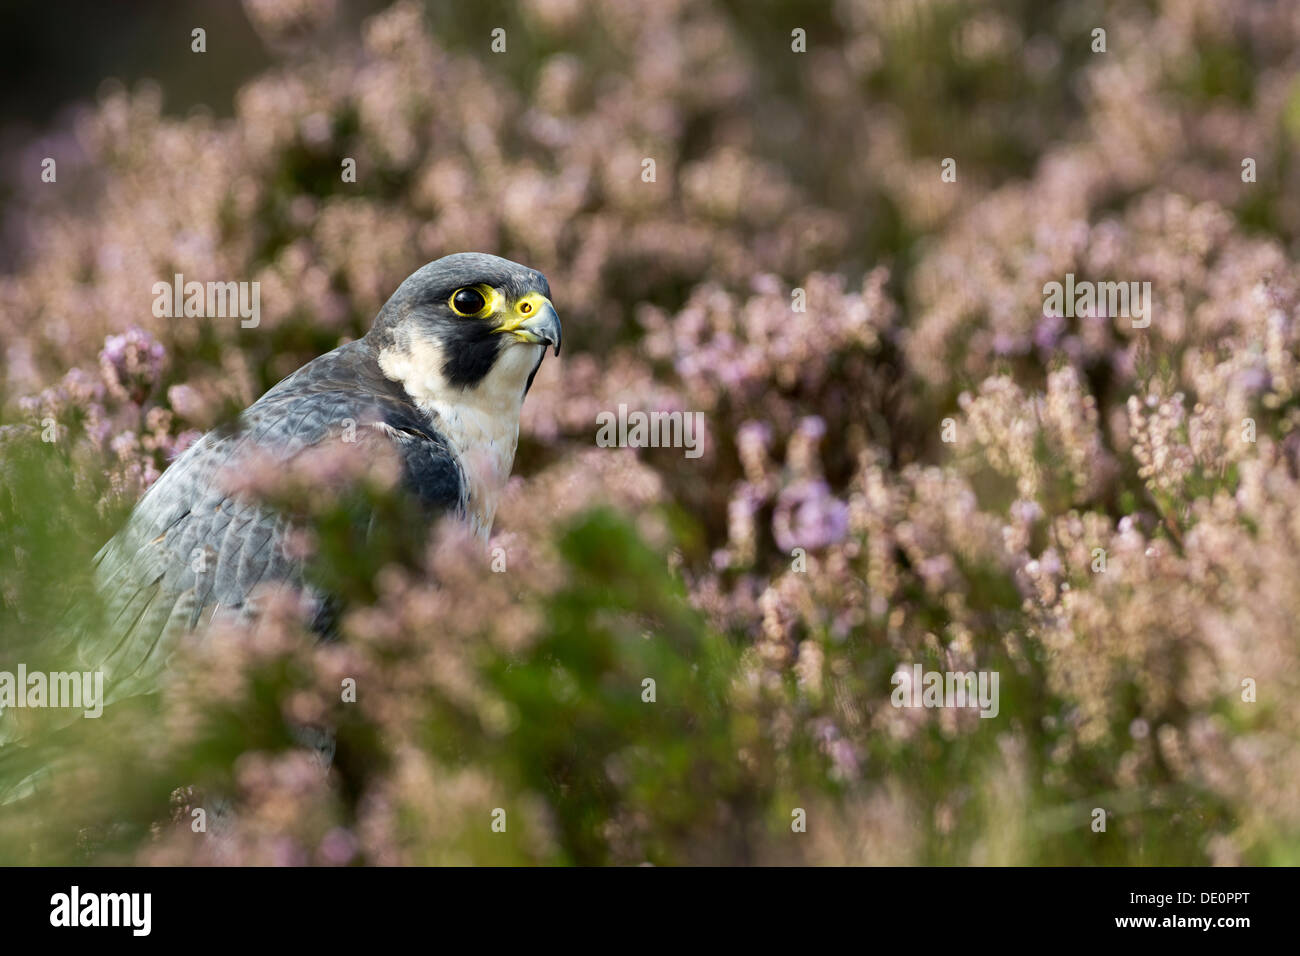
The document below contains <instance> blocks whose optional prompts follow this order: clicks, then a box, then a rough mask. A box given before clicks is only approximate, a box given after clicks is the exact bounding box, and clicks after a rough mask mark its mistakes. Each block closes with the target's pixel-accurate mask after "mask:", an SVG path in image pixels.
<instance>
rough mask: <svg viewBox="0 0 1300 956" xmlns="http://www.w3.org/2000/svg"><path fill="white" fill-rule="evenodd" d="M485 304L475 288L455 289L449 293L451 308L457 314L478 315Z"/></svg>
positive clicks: (484, 300) (485, 301) (481, 295)
mask: <svg viewBox="0 0 1300 956" xmlns="http://www.w3.org/2000/svg"><path fill="white" fill-rule="evenodd" d="M486 305H487V300H486V299H484V298H483V293H481V292H479V291H478V290H477V289H457V290H456V291H455V292H453V293H452V295H451V309H452V311H453V312H455V313H456V314H457V315H465V316H469V315H478V314H479V313H480V312H482V311H483V309H484V307H485V306H486Z"/></svg>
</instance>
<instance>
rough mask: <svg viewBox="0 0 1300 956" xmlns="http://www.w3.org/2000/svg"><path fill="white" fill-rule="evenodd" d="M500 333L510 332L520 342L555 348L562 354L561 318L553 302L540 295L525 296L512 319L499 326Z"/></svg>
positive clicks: (515, 309) (512, 312)
mask: <svg viewBox="0 0 1300 956" xmlns="http://www.w3.org/2000/svg"><path fill="white" fill-rule="evenodd" d="M497 331H498V332H509V333H510V334H511V335H513V336H514V337H515V338H516V339H518V340H519V341H520V342H528V343H530V344H533V345H540V346H542V348H543V349H544V348H545V347H546V346H548V345H550V346H554V348H555V354H556V355H559V354H560V317H559V316H558V315H557V314H556V312H555V306H553V305H551V300H550V299H548V298H546V296H544V295H541V294H540V293H537V292H533V293H530V294H529V295H526V296H524V297H523V298H522V299H520V300H519V301H518V302H517V303H515V307H514V309H512V310H511V314H510V318H508V319H507V320H506V321H505V322H503V323H501V325H499V326H497Z"/></svg>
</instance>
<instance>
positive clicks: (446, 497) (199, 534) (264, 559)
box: [78, 342, 464, 702]
mask: <svg viewBox="0 0 1300 956" xmlns="http://www.w3.org/2000/svg"><path fill="white" fill-rule="evenodd" d="M349 419H350V420H352V422H353V423H354V424H355V427H357V428H362V427H366V426H367V425H369V424H374V423H381V422H382V423H384V424H385V425H387V426H388V427H387V428H383V429H379V430H377V433H382V434H385V435H388V436H389V437H390V438H391V440H393V441H394V443H395V444H396V446H397V448H398V451H399V453H400V454H401V455H402V458H403V461H404V462H405V471H406V479H407V483H408V484H409V485H410V486H411V489H412V490H413V491H414V492H415V493H416V494H417V495H418V496H419V498H420V499H421V500H422V501H423V502H424V504H425V505H426V507H427V508H428V510H429V511H430V512H431V513H433V514H437V513H441V512H447V511H455V510H457V509H459V508H460V507H463V496H464V490H463V488H464V485H463V480H462V478H461V473H460V468H459V466H458V465H457V464H456V461H455V459H454V458H453V456H452V455H451V454H450V453H449V452H448V451H447V450H446V447H445V445H444V444H443V443H442V442H441V441H440V440H439V438H438V436H436V435H435V434H431V433H429V431H428V430H427V427H426V425H425V423H424V422H423V421H422V420H421V419H420V417H419V416H418V413H417V412H416V411H415V410H414V408H413V407H412V406H411V404H410V402H409V399H407V397H406V396H405V393H403V392H401V391H400V388H399V387H398V386H395V385H394V384H393V383H391V382H389V381H388V380H387V379H385V378H383V376H382V375H381V374H380V373H379V372H378V369H377V366H376V364H375V363H374V360H373V357H372V356H371V355H370V353H369V351H368V350H367V349H366V348H365V346H364V345H363V343H360V342H355V343H351V344H350V345H347V346H343V347H342V348H340V349H336V350H335V351H334V352H331V353H329V354H328V355H325V356H322V357H321V358H319V359H317V360H316V361H314V362H312V363H309V364H308V365H306V366H304V367H303V368H302V369H299V370H298V371H297V372H296V373H294V374H293V375H291V376H290V377H289V378H287V379H285V380H284V381H283V382H281V383H280V384H279V385H277V386H276V387H275V388H273V389H271V390H270V391H269V392H267V393H266V394H265V395H264V396H263V397H262V398H261V399H260V400H259V401H258V402H256V403H255V404H254V405H253V406H251V407H250V408H249V409H248V410H247V411H246V412H245V413H244V414H243V416H242V417H241V420H240V428H239V430H238V431H237V432H235V433H233V434H227V435H222V434H219V433H217V432H211V433H209V434H207V435H205V436H204V437H203V438H202V439H200V440H199V441H198V442H197V443H196V444H195V445H194V446H192V447H191V448H190V449H188V450H187V451H186V452H185V453H184V454H183V455H182V456H181V457H180V458H179V459H177V460H176V461H175V462H174V463H173V464H172V465H171V467H169V468H168V469H167V470H166V471H165V472H164V473H163V475H162V477H160V478H159V479H158V481H157V482H156V483H155V484H154V486H153V487H152V488H150V489H149V491H148V492H147V493H146V494H145V496H144V497H143V498H142V499H141V501H140V503H139V504H138V505H137V506H136V509H135V511H134V512H133V513H132V515H131V518H130V520H129V521H128V523H127V526H126V527H125V528H124V529H123V530H122V532H121V533H119V534H118V535H117V536H116V537H115V538H114V539H113V540H112V541H110V542H109V543H108V544H106V545H105V546H104V548H103V549H102V550H101V551H100V553H99V554H98V555H97V556H96V559H95V561H96V579H97V585H98V588H99V590H100V593H101V594H102V595H103V596H104V600H105V604H106V618H105V627H104V630H103V632H102V633H100V634H84V635H82V636H81V637H80V639H79V644H78V654H79V657H80V659H81V662H82V666H83V667H85V668H86V669H102V670H103V671H104V681H105V683H104V686H105V692H106V696H107V698H108V700H109V701H110V702H111V701H113V700H118V699H122V698H125V697H129V696H133V695H135V694H139V693H144V692H148V691H149V690H152V689H153V688H154V687H156V683H157V678H158V676H159V673H160V672H161V670H162V668H163V665H164V664H165V662H166V658H167V657H168V656H169V655H170V653H171V652H172V651H173V650H174V649H175V647H176V646H177V643H178V641H179V638H180V636H181V635H182V634H184V633H185V632H187V631H190V630H193V629H195V628H196V627H200V626H202V625H205V624H207V623H208V622H209V621H211V620H212V618H213V616H214V615H217V614H221V615H234V616H248V615H250V614H251V613H252V611H253V609H251V608H250V607H249V598H250V595H251V594H252V593H253V591H254V589H256V588H257V587H258V586H259V585H271V584H281V585H284V586H287V587H293V588H301V587H303V581H302V567H301V565H300V563H299V561H298V560H297V559H296V558H294V557H291V556H290V555H289V554H288V553H287V548H286V544H287V539H288V537H289V535H290V534H291V532H292V529H293V526H292V522H291V521H290V520H289V519H288V518H287V517H285V516H284V515H282V514H280V513H278V512H276V511H274V510H272V509H270V508H268V507H266V506H264V505H262V504H259V503H258V502H256V501H254V500H249V499H247V498H241V497H237V496H233V495H231V494H230V493H228V491H226V490H225V485H224V482H223V480H222V479H223V477H224V475H223V472H226V471H227V470H228V469H230V468H231V467H232V466H233V465H236V464H237V462H238V461H239V460H240V458H241V456H243V455H244V454H246V453H248V452H254V451H255V452H256V453H258V454H270V455H272V456H274V458H275V459H277V460H282V461H288V460H289V459H291V458H292V457H293V456H295V455H296V454H298V453H299V452H301V451H302V450H304V449H306V448H308V447H310V446H312V445H316V444H318V443H321V442H323V441H325V440H334V438H333V436H334V435H336V433H337V431H338V430H339V429H340V428H341V427H342V426H343V424H344V423H345V422H346V421H348V420H349Z"/></svg>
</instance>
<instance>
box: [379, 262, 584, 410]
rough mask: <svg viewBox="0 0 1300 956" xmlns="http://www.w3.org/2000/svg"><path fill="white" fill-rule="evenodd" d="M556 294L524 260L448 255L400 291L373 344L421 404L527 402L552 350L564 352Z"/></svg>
mask: <svg viewBox="0 0 1300 956" xmlns="http://www.w3.org/2000/svg"><path fill="white" fill-rule="evenodd" d="M550 294H551V289H550V286H549V285H548V284H547V282H546V277H545V276H544V275H542V274H541V273H540V272H538V271H536V270H535V269H529V268H528V267H527V266H521V265H520V264H519V263H517V262H511V261H510V260H508V259H501V258H499V257H497V256H491V255H486V254H483V253H477V252H463V253H457V254H456V255H451V256H444V257H443V258H441V259H438V260H437V261H436V262H430V263H429V264H428V265H426V266H424V267H423V268H421V269H418V270H416V271H415V272H414V273H412V274H411V275H410V276H409V277H408V278H407V279H406V281H404V282H403V283H402V284H401V285H400V286H398V288H397V291H396V292H394V293H393V296H392V298H390V299H389V300H388V302H387V303H386V304H385V305H384V307H383V309H381V310H380V312H379V316H378V317H377V318H376V319H375V324H374V326H373V327H372V328H371V330H370V332H369V333H368V334H367V335H366V339H367V340H368V341H369V342H370V344H371V345H372V346H373V348H374V349H375V353H376V354H377V356H378V358H379V365H380V368H381V369H382V370H383V372H384V374H385V375H387V376H388V377H389V378H390V379H393V380H395V381H398V382H401V383H402V385H403V386H405V388H406V390H407V392H408V393H409V394H410V395H411V397H412V398H414V399H415V400H416V401H417V402H424V401H429V400H433V401H446V400H449V399H451V398H453V397H455V396H460V397H461V398H464V397H467V396H472V398H474V399H478V400H482V401H488V402H493V401H496V400H500V401H502V402H506V403H508V402H509V400H510V399H512V398H513V399H514V401H516V402H522V401H523V396H524V393H525V392H527V391H528V388H529V386H531V385H532V382H533V376H534V375H536V374H537V369H538V367H539V366H540V365H541V364H542V357H543V356H544V355H545V354H546V349H547V347H548V346H551V347H553V348H554V349H555V354H556V355H559V353H560V319H559V316H558V315H556V313H555V307H554V306H553V305H552V304H551V299H550Z"/></svg>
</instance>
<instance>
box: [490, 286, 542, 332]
mask: <svg viewBox="0 0 1300 956" xmlns="http://www.w3.org/2000/svg"><path fill="white" fill-rule="evenodd" d="M549 304H550V299H548V298H546V296H544V295H542V294H541V293H540V292H530V293H528V294H527V295H524V296H520V297H519V299H518V300H517V301H516V302H515V307H514V310H513V314H512V315H511V316H510V317H509V318H507V319H505V320H504V321H503V322H502V323H501V325H500V326H499V327H498V328H497V331H498V332H513V331H514V330H515V329H517V328H519V326H521V325H523V324H524V323H525V322H527V321H528V320H529V319H531V318H532V317H533V316H535V315H537V313H538V312H540V311H541V310H542V309H543V308H544V307H545V306H547V305H549Z"/></svg>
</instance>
